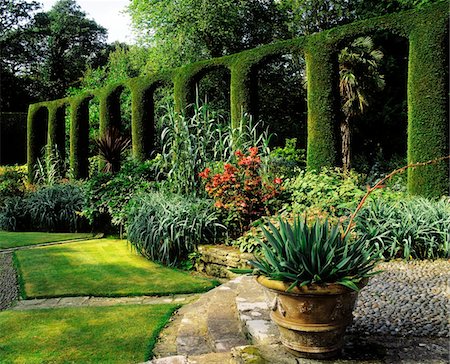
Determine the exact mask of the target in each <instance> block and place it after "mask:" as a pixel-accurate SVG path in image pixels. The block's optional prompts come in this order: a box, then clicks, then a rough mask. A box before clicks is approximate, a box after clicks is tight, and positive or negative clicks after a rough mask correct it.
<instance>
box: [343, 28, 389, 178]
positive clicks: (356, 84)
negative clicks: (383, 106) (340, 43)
mask: <svg viewBox="0 0 450 364" xmlns="http://www.w3.org/2000/svg"><path fill="white" fill-rule="evenodd" d="M383 57H384V55H383V52H382V51H380V50H379V49H374V44H373V40H372V38H370V37H360V38H356V39H355V40H354V41H353V42H352V43H351V44H350V45H349V46H347V47H345V48H344V49H342V50H341V52H340V53H339V57H338V59H339V91H340V96H341V109H342V112H343V114H344V118H343V119H342V121H341V125H340V129H341V141H342V166H343V169H344V171H348V170H350V140H351V125H350V123H351V120H352V119H354V118H355V117H356V116H361V115H362V114H364V112H365V111H366V107H367V106H369V102H370V98H371V96H372V94H373V93H374V92H376V91H379V90H382V89H383V88H384V84H385V83H384V75H382V74H381V73H380V70H379V66H380V62H381V60H382V59H383Z"/></svg>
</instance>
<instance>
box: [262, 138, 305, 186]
mask: <svg viewBox="0 0 450 364" xmlns="http://www.w3.org/2000/svg"><path fill="white" fill-rule="evenodd" d="M296 144H297V139H296V138H292V139H286V142H285V146H284V147H283V148H281V147H278V148H275V149H274V150H272V151H271V152H270V154H269V156H268V158H267V159H268V161H267V164H268V167H269V172H270V173H271V174H273V175H277V176H283V177H285V178H289V177H293V176H294V174H295V173H296V172H297V169H298V168H303V167H305V166H306V151H305V150H304V149H298V148H297V147H296Z"/></svg>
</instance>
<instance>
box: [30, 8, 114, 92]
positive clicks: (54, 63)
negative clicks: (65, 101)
mask: <svg viewBox="0 0 450 364" xmlns="http://www.w3.org/2000/svg"><path fill="white" fill-rule="evenodd" d="M35 31H36V38H35V39H34V41H35V43H36V44H37V45H38V47H39V49H40V50H41V51H40V52H39V53H38V55H39V56H38V57H37V58H36V62H35V64H34V65H33V66H34V69H33V74H39V75H40V81H41V87H42V89H41V92H40V96H41V97H44V98H47V99H51V98H57V97H61V96H63V95H64V93H65V92H66V89H67V88H68V86H70V85H72V84H74V83H76V82H78V81H79V78H80V77H81V76H82V75H83V72H84V71H85V70H86V68H87V67H88V66H91V67H98V66H99V65H101V64H102V63H104V62H105V61H106V59H107V46H106V35H107V31H106V29H105V28H103V27H101V26H100V25H98V24H97V23H96V22H95V21H94V20H91V19H88V18H86V13H85V12H83V11H82V10H81V8H80V6H79V5H78V4H77V3H76V1H75V0H59V1H58V2H57V3H56V4H55V5H54V6H53V7H52V9H51V10H50V11H48V12H46V13H39V14H37V15H36V17H35Z"/></svg>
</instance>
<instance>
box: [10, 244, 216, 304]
mask: <svg viewBox="0 0 450 364" xmlns="http://www.w3.org/2000/svg"><path fill="white" fill-rule="evenodd" d="M15 262H16V265H17V266H18V271H19V282H20V285H21V294H22V297H24V298H36V297H61V296H88V295H89V296H137V295H170V294H175V293H193V292H204V291H207V290H209V289H211V288H213V287H214V286H215V285H216V284H217V282H215V281H211V280H208V279H204V278H200V277H195V276H192V275H190V274H188V273H186V272H183V271H179V270H175V269H170V268H167V267H163V266H161V265H159V264H156V263H153V262H151V261H149V260H147V259H145V258H143V257H142V256H140V255H138V254H137V253H135V252H134V251H132V250H131V248H130V245H129V244H127V242H126V241H125V240H113V239H99V240H94V241H92V242H80V243H71V244H66V245H54V246H49V247H42V248H36V249H28V250H20V251H17V252H15Z"/></svg>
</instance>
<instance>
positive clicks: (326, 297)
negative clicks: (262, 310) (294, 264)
mask: <svg viewBox="0 0 450 364" xmlns="http://www.w3.org/2000/svg"><path fill="white" fill-rule="evenodd" d="M256 280H257V282H258V283H260V284H261V285H263V286H264V287H266V288H267V289H268V290H269V291H271V292H273V293H275V300H274V303H273V305H272V311H271V313H270V316H271V318H272V320H273V321H274V322H275V323H276V324H277V325H278V328H279V330H280V334H281V341H282V343H283V344H284V345H285V346H286V347H287V348H289V349H291V350H294V351H295V352H296V353H298V354H299V355H301V356H304V357H308V358H316V359H319V358H330V357H333V356H336V355H338V354H339V352H340V350H341V348H342V346H343V344H344V340H343V339H344V333H345V329H346V327H347V326H348V325H350V324H351V323H352V320H353V315H352V311H353V309H354V306H355V303H356V298H357V295H358V293H357V292H355V291H353V290H350V289H348V288H346V287H344V286H342V285H339V284H324V285H316V284H313V285H309V286H304V287H301V288H298V287H295V288H294V289H292V290H291V291H290V292H286V290H287V289H288V287H289V284H287V283H284V282H281V281H274V280H270V279H268V278H266V277H263V276H259V277H257V278H256ZM366 283H367V281H365V282H363V283H362V284H360V288H361V287H363V286H364V285H365V284H366Z"/></svg>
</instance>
